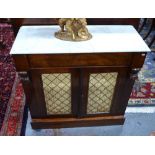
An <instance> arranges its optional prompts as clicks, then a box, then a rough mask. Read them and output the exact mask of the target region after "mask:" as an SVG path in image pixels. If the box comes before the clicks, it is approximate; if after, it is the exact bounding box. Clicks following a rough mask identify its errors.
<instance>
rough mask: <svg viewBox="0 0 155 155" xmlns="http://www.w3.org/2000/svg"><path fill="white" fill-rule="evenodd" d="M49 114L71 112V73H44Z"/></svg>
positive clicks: (44, 87)
mask: <svg viewBox="0 0 155 155" xmlns="http://www.w3.org/2000/svg"><path fill="white" fill-rule="evenodd" d="M42 81H43V89H44V96H45V102H46V109H47V114H48V115H52V114H70V113H71V74H69V73H62V74H42Z"/></svg>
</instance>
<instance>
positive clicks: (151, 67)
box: [129, 52, 155, 105]
mask: <svg viewBox="0 0 155 155" xmlns="http://www.w3.org/2000/svg"><path fill="white" fill-rule="evenodd" d="M129 105H155V53H153V52H151V53H148V54H147V57H146V59H145V63H144V65H143V68H142V70H141V71H140V73H139V78H138V80H137V81H135V84H134V87H133V91H132V93H131V98H130V100H129Z"/></svg>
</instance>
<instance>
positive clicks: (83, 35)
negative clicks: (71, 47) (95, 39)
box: [55, 18, 92, 41]
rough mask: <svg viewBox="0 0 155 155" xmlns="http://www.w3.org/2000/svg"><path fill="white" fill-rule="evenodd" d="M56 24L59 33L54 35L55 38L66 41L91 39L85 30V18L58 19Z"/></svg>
mask: <svg viewBox="0 0 155 155" xmlns="http://www.w3.org/2000/svg"><path fill="white" fill-rule="evenodd" d="M58 24H59V26H60V28H61V30H60V31H58V32H56V33H55V37H56V38H58V39H61V40H67V41H85V40H89V39H91V38H92V35H91V34H90V33H89V32H88V29H87V28H86V25H87V21H86V19H85V18H60V19H59V20H58Z"/></svg>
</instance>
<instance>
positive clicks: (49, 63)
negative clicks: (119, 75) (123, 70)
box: [28, 53, 132, 68]
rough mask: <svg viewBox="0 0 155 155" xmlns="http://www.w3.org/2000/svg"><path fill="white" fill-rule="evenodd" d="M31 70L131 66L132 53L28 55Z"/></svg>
mask: <svg viewBox="0 0 155 155" xmlns="http://www.w3.org/2000/svg"><path fill="white" fill-rule="evenodd" d="M28 60H29V63H30V67H31V68H40V67H45V68H46V67H78V66H130V64H131V61H132V53H115V54H111V53H104V54H62V55H60V54H59V55H48V54H47V55H28Z"/></svg>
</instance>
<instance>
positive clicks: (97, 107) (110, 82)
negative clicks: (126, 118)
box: [80, 67, 134, 117]
mask: <svg viewBox="0 0 155 155" xmlns="http://www.w3.org/2000/svg"><path fill="white" fill-rule="evenodd" d="M81 83H82V88H81V90H82V92H81V111H80V113H81V116H83V117H84V116H86V117H88V116H97V115H98V116H101V115H123V114H124V112H125V109H126V106H127V103H128V99H129V96H130V92H131V90H132V86H133V83H134V81H133V80H131V79H130V69H129V68H125V67H98V68H85V69H82V72H81Z"/></svg>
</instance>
